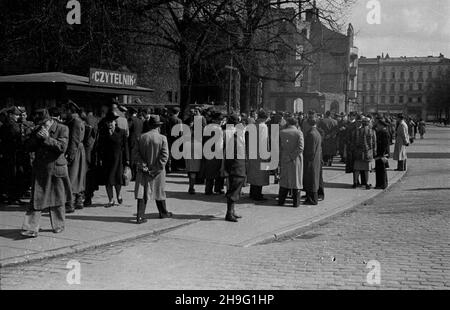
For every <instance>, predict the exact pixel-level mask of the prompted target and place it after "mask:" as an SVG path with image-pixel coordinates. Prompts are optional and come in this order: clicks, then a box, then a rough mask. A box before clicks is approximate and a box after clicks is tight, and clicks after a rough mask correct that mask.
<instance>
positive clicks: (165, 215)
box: [159, 212, 173, 219]
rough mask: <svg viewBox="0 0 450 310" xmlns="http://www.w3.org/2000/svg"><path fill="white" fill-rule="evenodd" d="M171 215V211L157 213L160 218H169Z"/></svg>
mask: <svg viewBox="0 0 450 310" xmlns="http://www.w3.org/2000/svg"><path fill="white" fill-rule="evenodd" d="M171 217H173V213H172V212H167V213H160V214H159V218H160V219H167V218H171Z"/></svg>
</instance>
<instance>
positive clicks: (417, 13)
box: [347, 0, 450, 58]
mask: <svg viewBox="0 0 450 310" xmlns="http://www.w3.org/2000/svg"><path fill="white" fill-rule="evenodd" d="M355 1H356V3H355V4H354V5H353V7H352V10H351V13H350V14H349V16H348V18H347V21H348V22H351V23H352V25H353V27H354V29H355V43H354V45H355V46H356V47H358V48H359V55H360V56H366V57H376V56H377V55H381V53H384V54H386V53H389V55H390V56H391V57H399V56H409V57H410V56H429V55H433V56H439V53H442V54H444V55H445V56H446V57H449V58H450V0H375V1H378V2H379V4H380V8H381V10H380V17H381V21H380V24H369V23H368V21H367V15H368V14H369V12H370V9H368V8H367V7H366V6H367V4H368V2H370V1H374V0H355Z"/></svg>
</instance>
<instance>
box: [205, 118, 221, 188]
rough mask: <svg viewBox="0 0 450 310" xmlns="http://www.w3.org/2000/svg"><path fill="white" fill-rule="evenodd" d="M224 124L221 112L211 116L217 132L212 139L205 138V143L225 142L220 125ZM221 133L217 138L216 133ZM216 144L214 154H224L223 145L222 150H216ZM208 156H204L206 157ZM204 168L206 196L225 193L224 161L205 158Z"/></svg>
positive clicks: (213, 149) (213, 126)
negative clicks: (222, 169)
mask: <svg viewBox="0 0 450 310" xmlns="http://www.w3.org/2000/svg"><path fill="white" fill-rule="evenodd" d="M221 122H222V114H221V113H220V112H214V113H213V114H212V116H211V124H210V126H211V127H212V128H215V129H216V130H217V131H212V133H211V137H205V143H208V142H207V141H212V139H214V140H220V141H223V131H222V128H221V127H220V123H221ZM218 132H220V134H219V137H216V136H215V135H216V133H218ZM216 146H218V145H216V144H214V145H213V146H212V147H211V148H212V151H213V152H214V153H217V154H218V153H221V154H223V145H222V143H221V144H220V148H219V149H217V150H216ZM205 155H206V154H204V156H205ZM202 166H203V169H204V176H205V194H206V195H212V194H213V191H214V193H216V194H222V193H223V185H224V179H223V177H222V176H221V175H220V169H221V167H222V159H220V158H208V159H207V158H205V159H204V160H203V162H202Z"/></svg>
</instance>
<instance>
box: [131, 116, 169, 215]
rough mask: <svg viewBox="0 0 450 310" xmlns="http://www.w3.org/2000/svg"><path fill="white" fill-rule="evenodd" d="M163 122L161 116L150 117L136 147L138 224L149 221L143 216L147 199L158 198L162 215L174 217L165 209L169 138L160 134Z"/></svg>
mask: <svg viewBox="0 0 450 310" xmlns="http://www.w3.org/2000/svg"><path fill="white" fill-rule="evenodd" d="M162 124H163V123H162V122H161V121H160V119H159V116H158V115H152V116H150V119H149V120H148V126H149V129H150V131H149V132H147V133H145V134H143V135H142V136H141V137H140V138H139V139H138V141H137V144H136V147H135V148H134V149H133V158H134V162H135V163H136V168H137V173H136V184H135V190H134V194H135V198H136V199H137V216H136V223H137V224H142V223H145V222H147V220H146V219H145V218H144V215H145V208H146V206H147V202H148V200H156V206H157V208H158V211H159V218H168V217H172V213H171V212H168V211H167V208H166V191H165V186H166V169H165V166H166V164H167V161H168V159H169V146H168V144H167V138H166V137H165V136H163V135H161V134H160V133H159V127H160V126H161V125H162Z"/></svg>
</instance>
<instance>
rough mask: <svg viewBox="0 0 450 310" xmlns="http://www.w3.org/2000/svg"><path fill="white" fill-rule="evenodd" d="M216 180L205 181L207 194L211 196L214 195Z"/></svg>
mask: <svg viewBox="0 0 450 310" xmlns="http://www.w3.org/2000/svg"><path fill="white" fill-rule="evenodd" d="M213 187H214V179H206V181H205V194H206V195H211V194H212V193H213Z"/></svg>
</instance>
